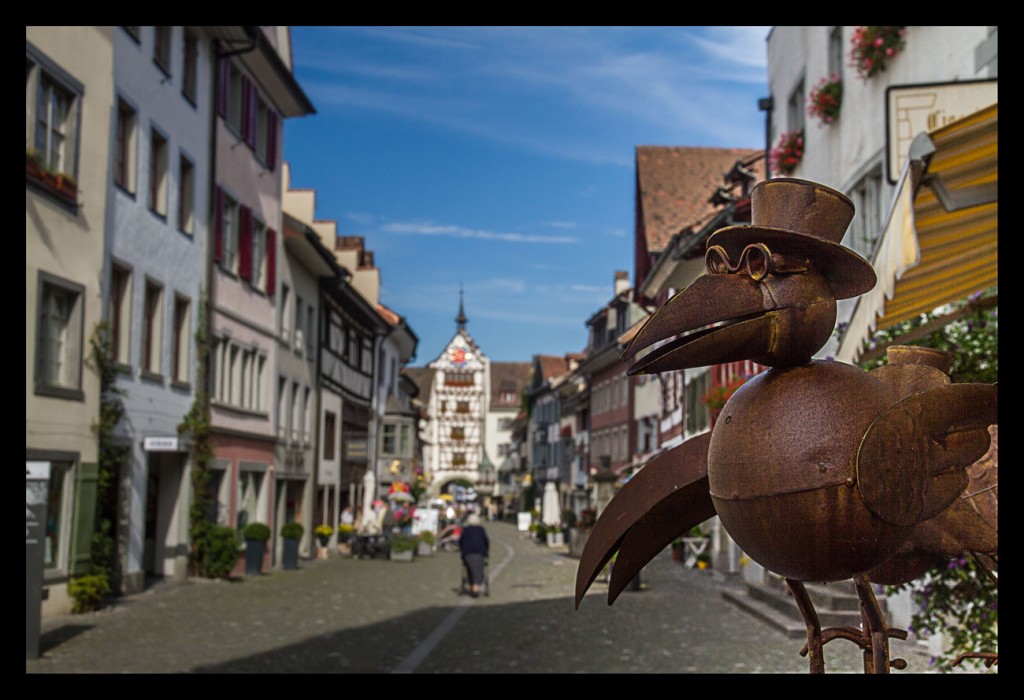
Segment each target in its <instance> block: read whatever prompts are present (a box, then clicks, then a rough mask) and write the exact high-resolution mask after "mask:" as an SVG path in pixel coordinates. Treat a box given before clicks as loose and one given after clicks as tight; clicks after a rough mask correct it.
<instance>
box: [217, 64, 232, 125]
mask: <svg viewBox="0 0 1024 700" xmlns="http://www.w3.org/2000/svg"><path fill="white" fill-rule="evenodd" d="M217 68H218V70H217V75H218V84H217V115H218V116H219V117H220V118H221V119H227V117H228V94H229V93H230V91H231V86H230V85H229V83H230V82H231V74H230V72H229V70H228V59H227V58H223V57H222V58H220V59H219V63H218V64H217Z"/></svg>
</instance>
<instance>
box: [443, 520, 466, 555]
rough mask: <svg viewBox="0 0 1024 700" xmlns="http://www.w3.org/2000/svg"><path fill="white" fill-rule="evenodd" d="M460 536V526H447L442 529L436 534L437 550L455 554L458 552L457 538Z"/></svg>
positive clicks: (456, 524) (454, 524) (455, 524)
mask: <svg viewBox="0 0 1024 700" xmlns="http://www.w3.org/2000/svg"><path fill="white" fill-rule="evenodd" d="M461 536H462V526H461V525H459V524H458V523H453V524H452V525H448V526H447V527H444V528H442V530H441V532H439V533H437V548H438V549H440V550H441V551H444V552H457V551H459V537H461Z"/></svg>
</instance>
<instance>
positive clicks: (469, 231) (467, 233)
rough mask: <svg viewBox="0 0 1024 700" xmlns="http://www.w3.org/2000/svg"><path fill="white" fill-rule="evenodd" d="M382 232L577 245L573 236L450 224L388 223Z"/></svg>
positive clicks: (382, 228)
mask: <svg viewBox="0 0 1024 700" xmlns="http://www.w3.org/2000/svg"><path fill="white" fill-rule="evenodd" d="M381 230H382V231H387V232H391V233H404V234H414V235H419V236H450V237H452V238H478V239H482V240H489V241H505V242H508V243H554V244H566V243H577V242H578V240H579V239H577V238H576V237H575V236H537V235H532V234H526V233H514V232H504V231H487V230H484V229H473V228H466V227H465V226H453V225H450V224H446V225H442V224H431V223H400V222H395V223H390V224H385V225H384V226H382V227H381Z"/></svg>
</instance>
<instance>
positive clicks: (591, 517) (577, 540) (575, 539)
mask: <svg viewBox="0 0 1024 700" xmlns="http://www.w3.org/2000/svg"><path fill="white" fill-rule="evenodd" d="M596 522H597V510H596V509H594V508H584V509H583V510H581V511H580V514H579V515H578V516H576V525H575V527H573V528H571V529H570V530H569V556H570V557H572V558H574V559H579V558H580V556H581V555H582V554H583V548H584V547H586V546H587V540H588V539H590V530H591V528H593V527H594V523H596Z"/></svg>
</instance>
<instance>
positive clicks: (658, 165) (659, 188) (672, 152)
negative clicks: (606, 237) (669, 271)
mask: <svg viewBox="0 0 1024 700" xmlns="http://www.w3.org/2000/svg"><path fill="white" fill-rule="evenodd" d="M760 153H761V149H751V148H710V147H697V146H693V147H691V146H637V149H636V178H637V185H636V186H637V193H636V197H637V202H636V206H637V208H638V213H639V214H640V215H641V216H642V222H643V232H644V234H645V235H646V238H647V251H648V252H649V253H658V252H661V251H662V250H664V249H665V248H666V246H667V245H668V243H669V241H670V240H671V239H672V236H673V235H675V234H677V233H679V232H680V231H682V230H683V229H684V228H686V227H687V226H690V225H691V224H693V223H695V222H697V221H699V220H701V219H703V218H705V217H706V216H707V215H709V214H710V213H711V212H712V211H713V210H715V209H716V208H717V207H715V206H714V205H712V204H711V203H709V202H708V198H709V197H710V196H711V195H712V193H714V191H715V188H717V187H719V186H721V185H724V184H725V174H726V173H728V172H729V171H730V170H731V169H732V167H733V165H735V163H736V161H738V160H743V159H746V158H750V157H751V156H754V155H758V154H760Z"/></svg>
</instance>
